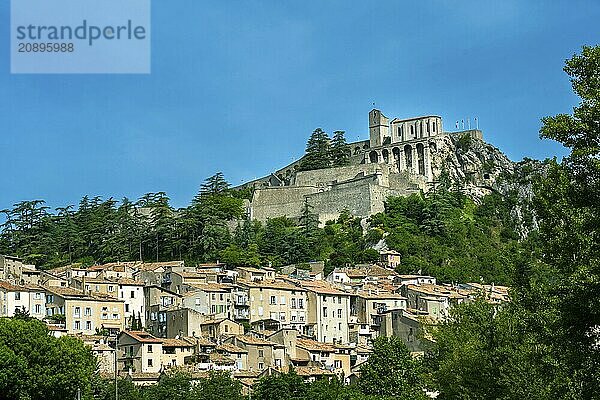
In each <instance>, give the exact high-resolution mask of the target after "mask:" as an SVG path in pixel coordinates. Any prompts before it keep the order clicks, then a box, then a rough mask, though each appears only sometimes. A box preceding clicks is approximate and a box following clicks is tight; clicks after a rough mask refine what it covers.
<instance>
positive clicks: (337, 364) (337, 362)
mask: <svg viewBox="0 0 600 400" xmlns="http://www.w3.org/2000/svg"><path fill="white" fill-rule="evenodd" d="M333 367H334V368H337V369H339V368H342V361H341V360H334V361H333Z"/></svg>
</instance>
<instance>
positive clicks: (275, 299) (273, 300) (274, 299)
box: [269, 296, 277, 304]
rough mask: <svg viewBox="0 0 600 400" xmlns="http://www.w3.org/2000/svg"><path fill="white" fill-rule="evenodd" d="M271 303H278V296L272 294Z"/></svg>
mask: <svg viewBox="0 0 600 400" xmlns="http://www.w3.org/2000/svg"><path fill="white" fill-rule="evenodd" d="M269 304H277V297H276V296H271V300H270V301H269Z"/></svg>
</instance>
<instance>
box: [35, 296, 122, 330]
mask: <svg viewBox="0 0 600 400" xmlns="http://www.w3.org/2000/svg"><path fill="white" fill-rule="evenodd" d="M45 291H46V314H47V316H48V317H53V316H54V317H56V316H62V318H64V324H65V327H66V329H67V331H68V333H69V334H84V335H93V334H95V333H96V332H97V331H102V330H106V331H108V332H109V333H118V332H120V331H122V330H123V329H124V328H125V318H124V312H125V308H124V305H123V301H122V300H118V299H116V298H114V297H110V296H108V295H103V294H100V293H94V294H86V293H84V292H82V291H80V290H77V289H73V288H59V287H47V288H45Z"/></svg>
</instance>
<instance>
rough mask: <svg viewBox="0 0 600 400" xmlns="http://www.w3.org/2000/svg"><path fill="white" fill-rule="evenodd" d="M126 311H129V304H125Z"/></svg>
mask: <svg viewBox="0 0 600 400" xmlns="http://www.w3.org/2000/svg"><path fill="white" fill-rule="evenodd" d="M125 312H129V304H125Z"/></svg>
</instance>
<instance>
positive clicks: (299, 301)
mask: <svg viewBox="0 0 600 400" xmlns="http://www.w3.org/2000/svg"><path fill="white" fill-rule="evenodd" d="M298 308H304V299H298Z"/></svg>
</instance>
